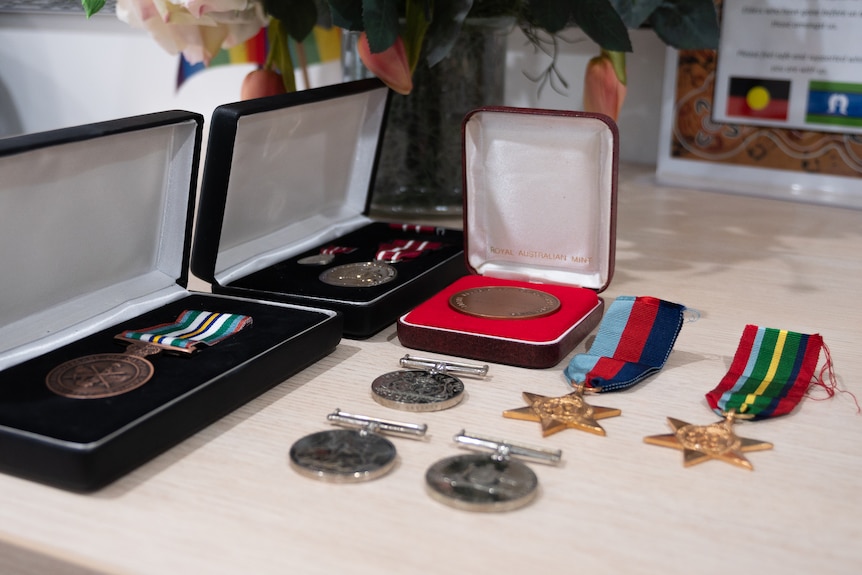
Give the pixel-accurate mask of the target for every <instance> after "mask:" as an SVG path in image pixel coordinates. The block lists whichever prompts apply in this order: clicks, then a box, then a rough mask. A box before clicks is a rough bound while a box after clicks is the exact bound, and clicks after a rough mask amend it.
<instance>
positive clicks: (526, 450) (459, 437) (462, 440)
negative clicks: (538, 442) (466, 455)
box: [452, 429, 563, 465]
mask: <svg viewBox="0 0 862 575" xmlns="http://www.w3.org/2000/svg"><path fill="white" fill-rule="evenodd" d="M452 440H453V441H454V442H455V443H457V444H459V445H462V446H464V447H467V448H469V449H473V450H475V451H493V452H495V455H494V456H495V457H497V458H499V459H503V460H505V459H509V458H511V457H517V458H518V459H525V460H528V461H533V462H536V463H547V464H550V465H556V464H558V463H559V462H560V461H561V459H562V457H563V452H562V451H561V450H559V449H542V448H539V447H529V446H527V445H521V444H518V443H511V442H509V441H505V440H503V439H495V438H492V437H484V436H480V435H468V434H467V432H466V431H465V430H463V429H462V430H461V432H460V433H458V434H456V435H455V437H453V438H452Z"/></svg>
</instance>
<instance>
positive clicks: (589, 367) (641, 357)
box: [565, 296, 686, 392]
mask: <svg viewBox="0 0 862 575" xmlns="http://www.w3.org/2000/svg"><path fill="white" fill-rule="evenodd" d="M685 309H686V308H685V306H683V305H681V304H678V303H673V302H669V301H665V300H662V299H658V298H654V297H644V296H640V297H634V296H620V297H618V298H617V299H616V300H614V302H613V303H612V304H611V305H610V306H609V307H608V310H607V312H606V313H605V317H604V318H602V323H601V325H599V331H598V333H597V334H596V339H595V341H594V342H593V345H592V346H591V347H590V350H589V352H588V353H583V354H578V355H576V356H575V357H574V358H572V360H571V362H570V363H569V365H568V366H567V367H566V369H565V374H566V377H568V378H569V380H571V381H572V383H574V384H581V383H583V384H584V387H585V388H586V389H592V390H593V391H597V392H606V391H618V390H621V389H626V388H628V387H631V386H633V385H635V384H636V383H638V382H639V381H641V380H642V379H644V378H645V377H647V376H649V375H651V374H653V373H655V372H656V371H658V370H660V369H661V368H662V367H664V364H665V362H666V361H667V358H668V356H669V355H670V352H671V350H672V349H673V345H674V343H675V342H676V338H677V336H678V335H679V331H680V329H681V328H682V323H683V314H684V312H685Z"/></svg>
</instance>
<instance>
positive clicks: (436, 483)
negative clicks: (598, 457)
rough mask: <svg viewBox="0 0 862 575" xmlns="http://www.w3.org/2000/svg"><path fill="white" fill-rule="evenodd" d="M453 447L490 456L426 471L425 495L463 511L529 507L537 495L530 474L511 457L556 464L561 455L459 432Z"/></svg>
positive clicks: (462, 458)
mask: <svg viewBox="0 0 862 575" xmlns="http://www.w3.org/2000/svg"><path fill="white" fill-rule="evenodd" d="M454 440H455V442H456V443H459V444H461V445H463V446H466V447H469V448H472V449H490V450H492V451H493V452H494V453H492V454H478V453H472V454H468V455H456V456H453V457H447V458H445V459H441V460H440V461H438V462H437V463H435V464H434V465H432V466H431V467H429V468H428V471H427V472H426V473H425V483H426V485H427V487H428V493H429V494H430V495H431V497H433V498H434V499H436V500H437V501H440V502H441V503H444V504H446V505H449V506H450V507H455V508H456V509H463V510H466V511H492V512H496V511H511V510H513V509H518V508H519V507H523V506H524V505H527V504H528V503H530V502H531V501H532V500H533V499H535V497H536V495H537V494H538V488H539V480H538V478H537V477H536V474H535V473H533V471H532V470H531V469H530V468H529V467H527V466H526V465H524V464H523V463H521V462H520V461H516V460H515V459H513V457H518V458H525V459H530V460H533V461H537V462H542V463H550V464H554V465H555V464H557V463H559V462H560V459H561V457H562V452H560V451H558V450H556V451H552V450H545V449H537V448H532V447H526V446H523V445H517V444H513V443H509V442H506V441H502V440H499V439H491V438H487V437H479V436H471V435H467V434H466V433H465V432H463V431H462V432H461V433H459V434H458V435H456V436H455V438H454Z"/></svg>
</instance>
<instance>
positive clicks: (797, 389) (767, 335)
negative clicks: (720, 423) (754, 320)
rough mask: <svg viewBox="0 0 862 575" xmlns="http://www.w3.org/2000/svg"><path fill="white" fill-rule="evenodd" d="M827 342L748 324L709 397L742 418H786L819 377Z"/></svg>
mask: <svg viewBox="0 0 862 575" xmlns="http://www.w3.org/2000/svg"><path fill="white" fill-rule="evenodd" d="M821 347H823V339H822V338H821V336H820V335H819V334H814V335H806V334H802V333H796V332H792V331H786V330H779V329H773V328H764V327H758V326H755V325H747V326H746V327H745V329H744V330H743V334H742V338H741V339H740V342H739V347H738V348H737V350H736V354H735V355H734V357H733V362H732V363H731V365H730V369H729V370H728V372H727V374H726V375H725V376H724V377H723V378H722V380H721V381H720V382H719V384H718V386H717V387H716V388H715V389H713V390H712V391H710V392H709V393H707V394H706V399H707V402H708V403H709V405H710V407H711V408H712V409H713V411H715V412H716V413H718V414H720V415H723V414H725V413H727V412H729V411H735V412H736V414H737V415H736V417H738V418H740V419H752V420H758V419H766V418H769V417H778V416H780V415H785V414H787V413H789V412H790V411H792V410H793V408H794V407H796V405H797V404H798V403H799V402H800V401H801V400H802V397H803V396H804V395H805V392H806V391H808V388H809V386H810V385H811V383H812V381H813V379H814V371H815V370H816V369H817V362H818V360H819V357H820V349H821Z"/></svg>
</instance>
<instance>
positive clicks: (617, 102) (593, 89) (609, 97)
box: [584, 50, 626, 121]
mask: <svg viewBox="0 0 862 575" xmlns="http://www.w3.org/2000/svg"><path fill="white" fill-rule="evenodd" d="M625 66H626V63H625V53H623V52H609V51H607V50H602V53H601V54H600V55H598V56H596V57H595V58H593V59H592V60H590V62H589V63H588V64H587V71H586V73H585V74H584V110H586V111H587V112H598V113H601V114H605V115H607V116H610V117H611V118H613V119H614V121H616V120H617V119H618V118H619V116H620V110H621V109H622V107H623V102H624V101H625V99H626V75H625V74H626V72H625Z"/></svg>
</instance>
